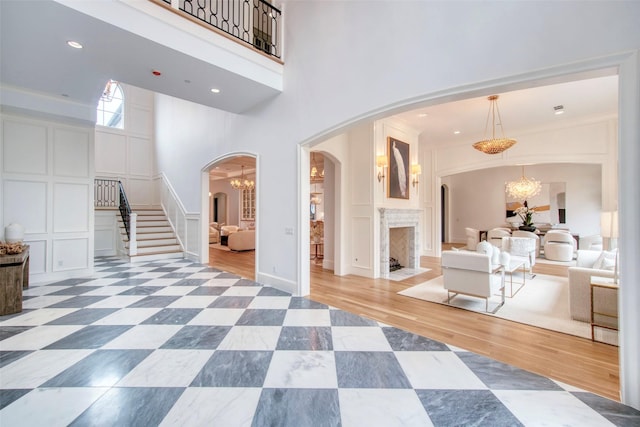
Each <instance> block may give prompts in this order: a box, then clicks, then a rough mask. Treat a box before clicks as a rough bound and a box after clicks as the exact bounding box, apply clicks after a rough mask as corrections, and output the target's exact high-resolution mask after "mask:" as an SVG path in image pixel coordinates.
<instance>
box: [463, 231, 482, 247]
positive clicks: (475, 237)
mask: <svg viewBox="0 0 640 427" xmlns="http://www.w3.org/2000/svg"><path fill="white" fill-rule="evenodd" d="M464 232H465V234H466V235H467V250H468V251H475V250H476V246H477V245H478V243H480V232H479V231H478V230H477V229H475V228H470V227H466V228H465V229H464Z"/></svg>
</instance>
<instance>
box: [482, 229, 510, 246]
mask: <svg viewBox="0 0 640 427" xmlns="http://www.w3.org/2000/svg"><path fill="white" fill-rule="evenodd" d="M503 237H511V231H510V230H509V229H508V228H503V227H497V228H492V229H491V230H489V231H487V242H489V243H491V244H492V245H493V246H495V247H496V248H500V247H502V238H503Z"/></svg>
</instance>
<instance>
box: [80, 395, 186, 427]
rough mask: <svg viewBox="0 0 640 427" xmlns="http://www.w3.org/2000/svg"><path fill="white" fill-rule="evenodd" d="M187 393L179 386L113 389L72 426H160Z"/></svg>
mask: <svg viewBox="0 0 640 427" xmlns="http://www.w3.org/2000/svg"><path fill="white" fill-rule="evenodd" d="M183 391H184V389H183V388H179V387H162V388H146V387H145V388H142V387H126V388H124V387H123V388H112V389H111V390H109V391H108V392H106V393H105V394H104V395H103V396H102V397H100V399H98V400H97V401H96V402H95V403H94V404H93V405H91V406H90V407H89V409H87V410H86V411H84V412H83V413H82V414H81V415H80V416H79V417H78V418H76V419H75V420H74V421H73V423H71V424H70V425H71V426H89V425H92V426H93V425H104V426H157V425H159V424H160V423H161V422H162V419H163V418H164V417H165V416H166V415H167V413H168V412H169V410H170V409H171V407H172V406H173V405H174V404H175V403H176V401H177V400H178V398H179V397H180V396H181V395H182V393H183ZM116 408H117V410H116Z"/></svg>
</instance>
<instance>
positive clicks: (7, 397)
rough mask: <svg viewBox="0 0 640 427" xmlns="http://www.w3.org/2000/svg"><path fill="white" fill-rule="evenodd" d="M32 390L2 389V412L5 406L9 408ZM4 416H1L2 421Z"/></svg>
mask: <svg viewBox="0 0 640 427" xmlns="http://www.w3.org/2000/svg"><path fill="white" fill-rule="evenodd" d="M30 391H31V389H28V388H20V389H2V393H0V410H1V409H2V408H4V407H5V406H8V405H10V404H12V403H13V402H15V401H16V400H18V399H20V398H21V397H22V396H24V395H25V394H27V393H29V392H30ZM1 419H2V416H0V420H1Z"/></svg>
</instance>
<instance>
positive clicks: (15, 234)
mask: <svg viewBox="0 0 640 427" xmlns="http://www.w3.org/2000/svg"><path fill="white" fill-rule="evenodd" d="M4 239H5V240H6V241H7V243H20V242H22V240H23V239H24V227H23V226H21V225H20V224H17V223H11V224H9V225H7V226H6V227H5V228H4Z"/></svg>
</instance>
